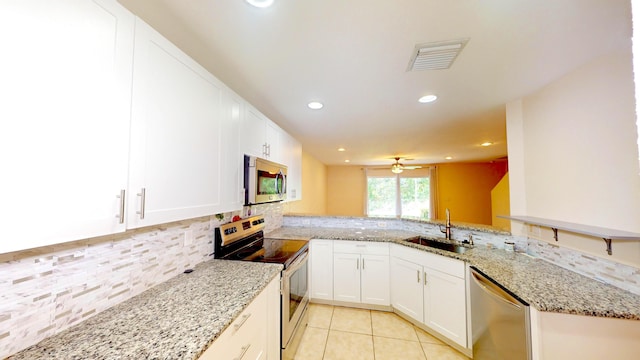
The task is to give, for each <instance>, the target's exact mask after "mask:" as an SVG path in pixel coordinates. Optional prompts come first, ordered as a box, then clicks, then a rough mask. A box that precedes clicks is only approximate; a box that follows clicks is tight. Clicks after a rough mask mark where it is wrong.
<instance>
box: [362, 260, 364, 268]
mask: <svg viewBox="0 0 640 360" xmlns="http://www.w3.org/2000/svg"><path fill="white" fill-rule="evenodd" d="M362 270H364V258H362Z"/></svg>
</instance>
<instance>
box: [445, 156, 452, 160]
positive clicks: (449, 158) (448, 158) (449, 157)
mask: <svg viewBox="0 0 640 360" xmlns="http://www.w3.org/2000/svg"><path fill="white" fill-rule="evenodd" d="M444 159H445V160H451V159H453V156H447V157H445V158H444Z"/></svg>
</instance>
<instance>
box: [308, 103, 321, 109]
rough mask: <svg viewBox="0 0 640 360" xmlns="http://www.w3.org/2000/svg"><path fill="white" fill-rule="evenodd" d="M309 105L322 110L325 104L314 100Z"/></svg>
mask: <svg viewBox="0 0 640 360" xmlns="http://www.w3.org/2000/svg"><path fill="white" fill-rule="evenodd" d="M307 106H308V107H309V109H313V110H320V109H322V107H323V106H324V105H323V104H322V103H321V102H318V101H312V102H310V103H309V104H307Z"/></svg>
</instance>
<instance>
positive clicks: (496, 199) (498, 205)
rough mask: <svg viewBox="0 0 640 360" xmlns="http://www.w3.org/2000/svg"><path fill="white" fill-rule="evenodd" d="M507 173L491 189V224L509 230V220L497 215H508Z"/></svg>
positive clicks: (509, 212) (509, 211) (509, 210)
mask: <svg viewBox="0 0 640 360" xmlns="http://www.w3.org/2000/svg"><path fill="white" fill-rule="evenodd" d="M510 204H511V202H510V200H509V173H506V174H505V175H504V176H503V177H502V180H500V182H498V184H497V185H496V186H495V187H494V188H493V190H491V225H492V226H494V227H497V228H500V229H504V230H507V231H511V220H508V219H503V218H499V217H498V215H510V214H511V209H510Z"/></svg>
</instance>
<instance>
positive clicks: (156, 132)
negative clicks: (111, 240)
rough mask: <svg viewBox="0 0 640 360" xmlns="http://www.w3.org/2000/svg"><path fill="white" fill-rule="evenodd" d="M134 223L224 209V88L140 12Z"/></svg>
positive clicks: (132, 197) (131, 200) (133, 154)
mask: <svg viewBox="0 0 640 360" xmlns="http://www.w3.org/2000/svg"><path fill="white" fill-rule="evenodd" d="M134 53H135V58H134V76H133V100H132V116H131V148H130V164H129V189H130V191H129V195H128V201H129V211H128V227H129V228H136V227H142V226H148V225H153V224H160V223H166V222H169V221H175V220H182V219H187V218H194V217H198V216H204V215H211V214H214V213H216V212H218V211H219V210H220V209H221V208H222V199H221V191H222V190H223V189H222V188H221V181H220V179H221V177H223V176H226V175H227V174H226V173H224V172H223V168H222V164H223V154H222V153H221V150H222V147H221V142H222V140H221V139H222V137H223V136H225V135H224V134H222V132H221V130H222V124H223V121H222V120H221V117H222V108H221V107H222V106H221V103H222V88H223V85H222V84H221V83H220V82H218V80H217V79H216V78H215V77H213V76H212V75H211V74H209V73H208V72H207V71H206V70H204V69H203V68H202V67H201V66H200V65H198V64H197V63H196V62H195V61H194V60H192V59H191V58H190V57H188V56H187V55H186V54H184V53H183V52H182V51H180V50H179V49H178V48H177V47H176V46H174V45H173V44H172V43H170V42H169V41H168V40H166V39H165V38H164V37H162V36H161V35H160V34H159V33H157V32H156V31H155V30H153V29H152V28H151V27H149V26H148V25H147V24H146V23H144V22H143V21H141V20H139V19H136V39H135V52H134Z"/></svg>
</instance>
